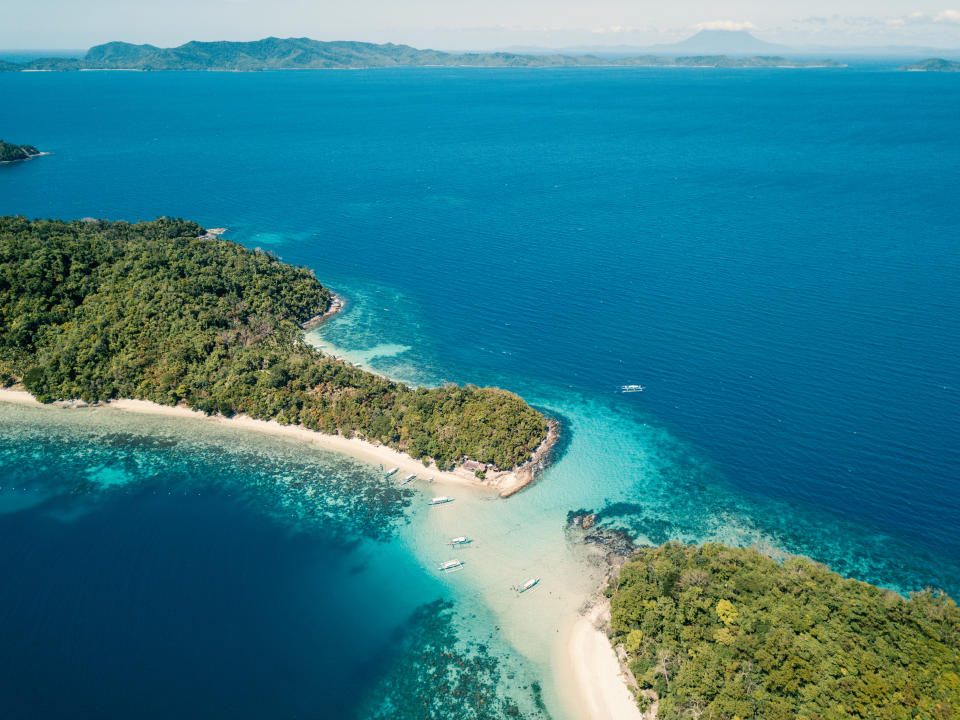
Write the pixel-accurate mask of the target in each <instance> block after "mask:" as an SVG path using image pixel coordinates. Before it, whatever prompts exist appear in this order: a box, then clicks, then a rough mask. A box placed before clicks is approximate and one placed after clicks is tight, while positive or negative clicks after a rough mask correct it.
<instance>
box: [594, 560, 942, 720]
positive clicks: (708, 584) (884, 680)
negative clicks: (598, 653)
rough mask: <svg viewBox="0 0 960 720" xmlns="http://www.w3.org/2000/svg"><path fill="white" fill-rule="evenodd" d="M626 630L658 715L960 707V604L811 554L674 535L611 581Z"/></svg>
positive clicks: (773, 717) (901, 713)
mask: <svg viewBox="0 0 960 720" xmlns="http://www.w3.org/2000/svg"><path fill="white" fill-rule="evenodd" d="M608 594H609V595H611V596H612V598H611V603H610V609H611V623H612V632H613V637H614V643H615V644H616V645H617V646H618V647H619V649H620V654H621V657H622V658H625V659H626V662H627V664H628V666H629V669H630V671H631V672H632V674H633V677H634V679H635V682H636V684H637V687H636V689H637V692H638V696H639V700H640V704H641V706H642V707H643V708H644V709H647V710H650V716H656V717H658V718H663V719H664V720H666V719H673V718H676V719H677V720H679V719H680V718H689V717H704V718H706V717H713V718H735V717H739V718H765V719H766V720H788V719H792V718H827V719H829V718H836V719H837V720H839V719H840V718H850V717H860V718H875V719H876V720H885V719H890V720H893V719H895V718H921V717H923V718H949V717H956V716H957V713H958V711H960V654H958V648H960V609H958V608H957V606H956V604H955V603H954V602H953V601H952V600H951V599H950V598H948V597H947V596H946V595H944V594H942V593H936V592H932V591H929V590H927V591H924V592H921V593H914V594H913V595H911V597H910V598H909V599H904V598H903V597H901V596H900V595H898V594H896V593H894V592H892V591H890V590H883V589H880V588H877V587H874V586H872V585H868V584H867V583H863V582H859V581H856V580H848V579H845V578H843V577H841V576H840V575H838V574H837V573H835V572H832V571H830V570H829V569H828V568H827V567H825V566H823V565H819V564H817V563H814V562H812V561H810V560H807V559H805V558H800V557H786V558H784V559H783V562H782V563H780V562H777V561H775V560H772V559H771V558H769V557H766V556H764V555H761V554H760V553H758V552H756V551H755V550H750V549H744V548H731V547H725V546H723V545H717V544H708V545H704V546H702V547H696V546H689V545H681V544H679V543H667V544H665V545H662V546H660V547H658V548H653V547H647V548H641V549H640V550H639V551H638V552H637V554H636V555H635V556H634V557H633V558H632V559H631V560H629V561H628V562H627V563H626V564H625V565H624V566H623V567H622V569H621V571H620V573H619V577H617V578H616V579H615V580H614V581H613V582H612V583H611V585H610V588H609V590H608Z"/></svg>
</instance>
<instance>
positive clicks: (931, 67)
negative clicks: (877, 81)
mask: <svg viewBox="0 0 960 720" xmlns="http://www.w3.org/2000/svg"><path fill="white" fill-rule="evenodd" d="M900 69H901V70H909V71H912V72H960V62H954V61H953V60H944V59H943V58H928V59H926V60H919V61H917V62H915V63H910V64H909V65H904V66H903V67H901V68H900Z"/></svg>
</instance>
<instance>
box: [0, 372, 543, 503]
mask: <svg viewBox="0 0 960 720" xmlns="http://www.w3.org/2000/svg"><path fill="white" fill-rule="evenodd" d="M0 402H9V403H15V404H20V405H34V406H36V407H44V406H45V405H44V403H41V402H40V401H38V400H37V399H36V398H34V397H33V395H31V394H30V393H29V392H27V391H26V390H22V389H18V388H0ZM50 405H51V406H53V407H57V408H61V409H70V408H85V407H98V408H107V409H112V410H120V411H125V412H134V413H139V414H141V415H163V416H167V417H182V418H191V419H194V420H205V421H207V422H216V423H220V424H223V425H228V426H230V427H235V428H241V429H244V430H252V431H256V432H262V433H266V434H270V435H280V436H284V437H290V438H296V439H298V440H301V441H305V442H309V443H311V444H313V445H315V446H317V447H320V448H322V449H325V450H330V451H333V452H338V453H342V454H344V455H349V456H351V457H353V458H355V459H357V460H360V461H362V462H366V463H368V464H370V465H382V466H383V467H384V469H385V470H386V469H390V468H393V467H397V468H399V469H400V473H405V474H411V473H412V474H416V476H417V477H416V481H418V482H419V483H421V484H425V481H427V480H428V479H430V480H431V481H432V482H434V483H439V484H443V485H459V486H467V487H472V488H477V489H484V490H490V491H498V494H499V495H500V497H509V496H510V495H513V494H514V493H516V492H517V491H518V490H520V489H521V488H522V487H525V486H526V485H528V484H529V483H530V482H531V481H532V476H533V470H532V469H530V468H527V463H524V465H521V466H520V467H519V468H517V470H512V471H504V472H500V473H493V474H490V475H488V477H487V478H486V479H485V480H480V479H479V478H477V477H475V476H474V475H473V473H471V472H470V471H468V470H465V469H464V468H462V467H457V468H454V469H453V470H440V469H439V468H437V466H436V465H435V464H433V463H431V465H426V464H425V463H423V462H421V461H420V460H417V459H416V458H414V457H412V456H411V455H407V454H406V453H403V452H401V451H399V450H394V449H393V448H391V447H387V446H386V445H378V444H374V443H372V442H369V441H367V440H362V439H360V438H356V437H354V438H347V437H344V436H343V435H329V434H327V433H321V432H318V431H316V430H311V429H309V428H305V427H303V426H302V425H281V424H280V423H278V422H277V421H276V420H257V419H256V418H252V417H249V416H248V415H235V416H233V417H230V418H228V417H225V416H223V415H206V414H205V413H202V412H200V411H199V410H192V409H190V408H188V407H184V406H171V405H160V404H159V403H155V402H151V401H149V400H134V399H131V398H122V399H118V400H110V401H108V402H105V403H92V404H91V403H85V402H83V401H80V400H58V401H55V402H53V403H50ZM548 439H549V434H548ZM546 442H547V440H544V442H543V443H541V446H540V447H539V448H537V452H541V451H543V452H544V453H545V452H546V450H549V448H544V447H543V446H544V445H545V443H546ZM535 454H536V453H535ZM531 460H532V458H531ZM527 462H528V463H529V462H530V461H529V460H528V461H527ZM521 470H526V472H525V473H524V478H522V479H521V478H520V477H518V475H519V473H520V471H521ZM528 475H529V476H530V477H529V479H528V478H527V476H528Z"/></svg>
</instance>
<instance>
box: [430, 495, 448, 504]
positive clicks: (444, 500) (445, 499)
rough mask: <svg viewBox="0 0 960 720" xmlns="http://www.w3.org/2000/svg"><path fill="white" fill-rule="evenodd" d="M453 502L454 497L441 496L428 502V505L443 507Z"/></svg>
mask: <svg viewBox="0 0 960 720" xmlns="http://www.w3.org/2000/svg"><path fill="white" fill-rule="evenodd" d="M451 502H453V498H452V497H447V496H446V495H440V496H439V497H435V498H433V499H432V500H431V501H430V502H428V503H427V504H428V505H443V504H444V503H451Z"/></svg>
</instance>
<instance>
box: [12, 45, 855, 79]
mask: <svg viewBox="0 0 960 720" xmlns="http://www.w3.org/2000/svg"><path fill="white" fill-rule="evenodd" d="M568 66H570V67H576V66H581V67H597V66H618V67H723V68H757V67H768V68H769V67H782V68H806V67H843V65H841V64H839V63H836V62H834V61H832V60H806V59H796V58H785V57H780V56H757V57H729V56H726V55H695V56H687V57H661V56H658V55H641V56H636V57H627V58H601V57H597V56H595V55H562V54H549V55H533V54H518V53H509V52H485V53H449V52H442V51H438V50H418V49H417V48H413V47H410V46H409V45H395V44H393V43H385V44H375V43H365V42H349V41H341V42H321V41H319V40H311V39H310V38H275V37H268V38H264V39H262V40H256V41H253V42H226V41H224V42H197V41H193V42H188V43H185V44H184V45H180V46H178V47H173V48H161V47H156V46H154V45H134V44H131V43H126V42H110V43H106V44H103V45H96V46H94V47H92V48H90V50H89V51H87V54H86V55H85V56H84V57H82V58H76V59H75V58H39V59H36V60H32V61H30V62H27V63H21V64H17V63H3V64H0V71H4V70H5V71H17V70H21V71H24V70H30V71H42V70H47V71H57V70H60V71H65V70H221V71H227V70H229V71H262V70H310V69H313V70H321V69H346V68H385V67H568Z"/></svg>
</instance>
